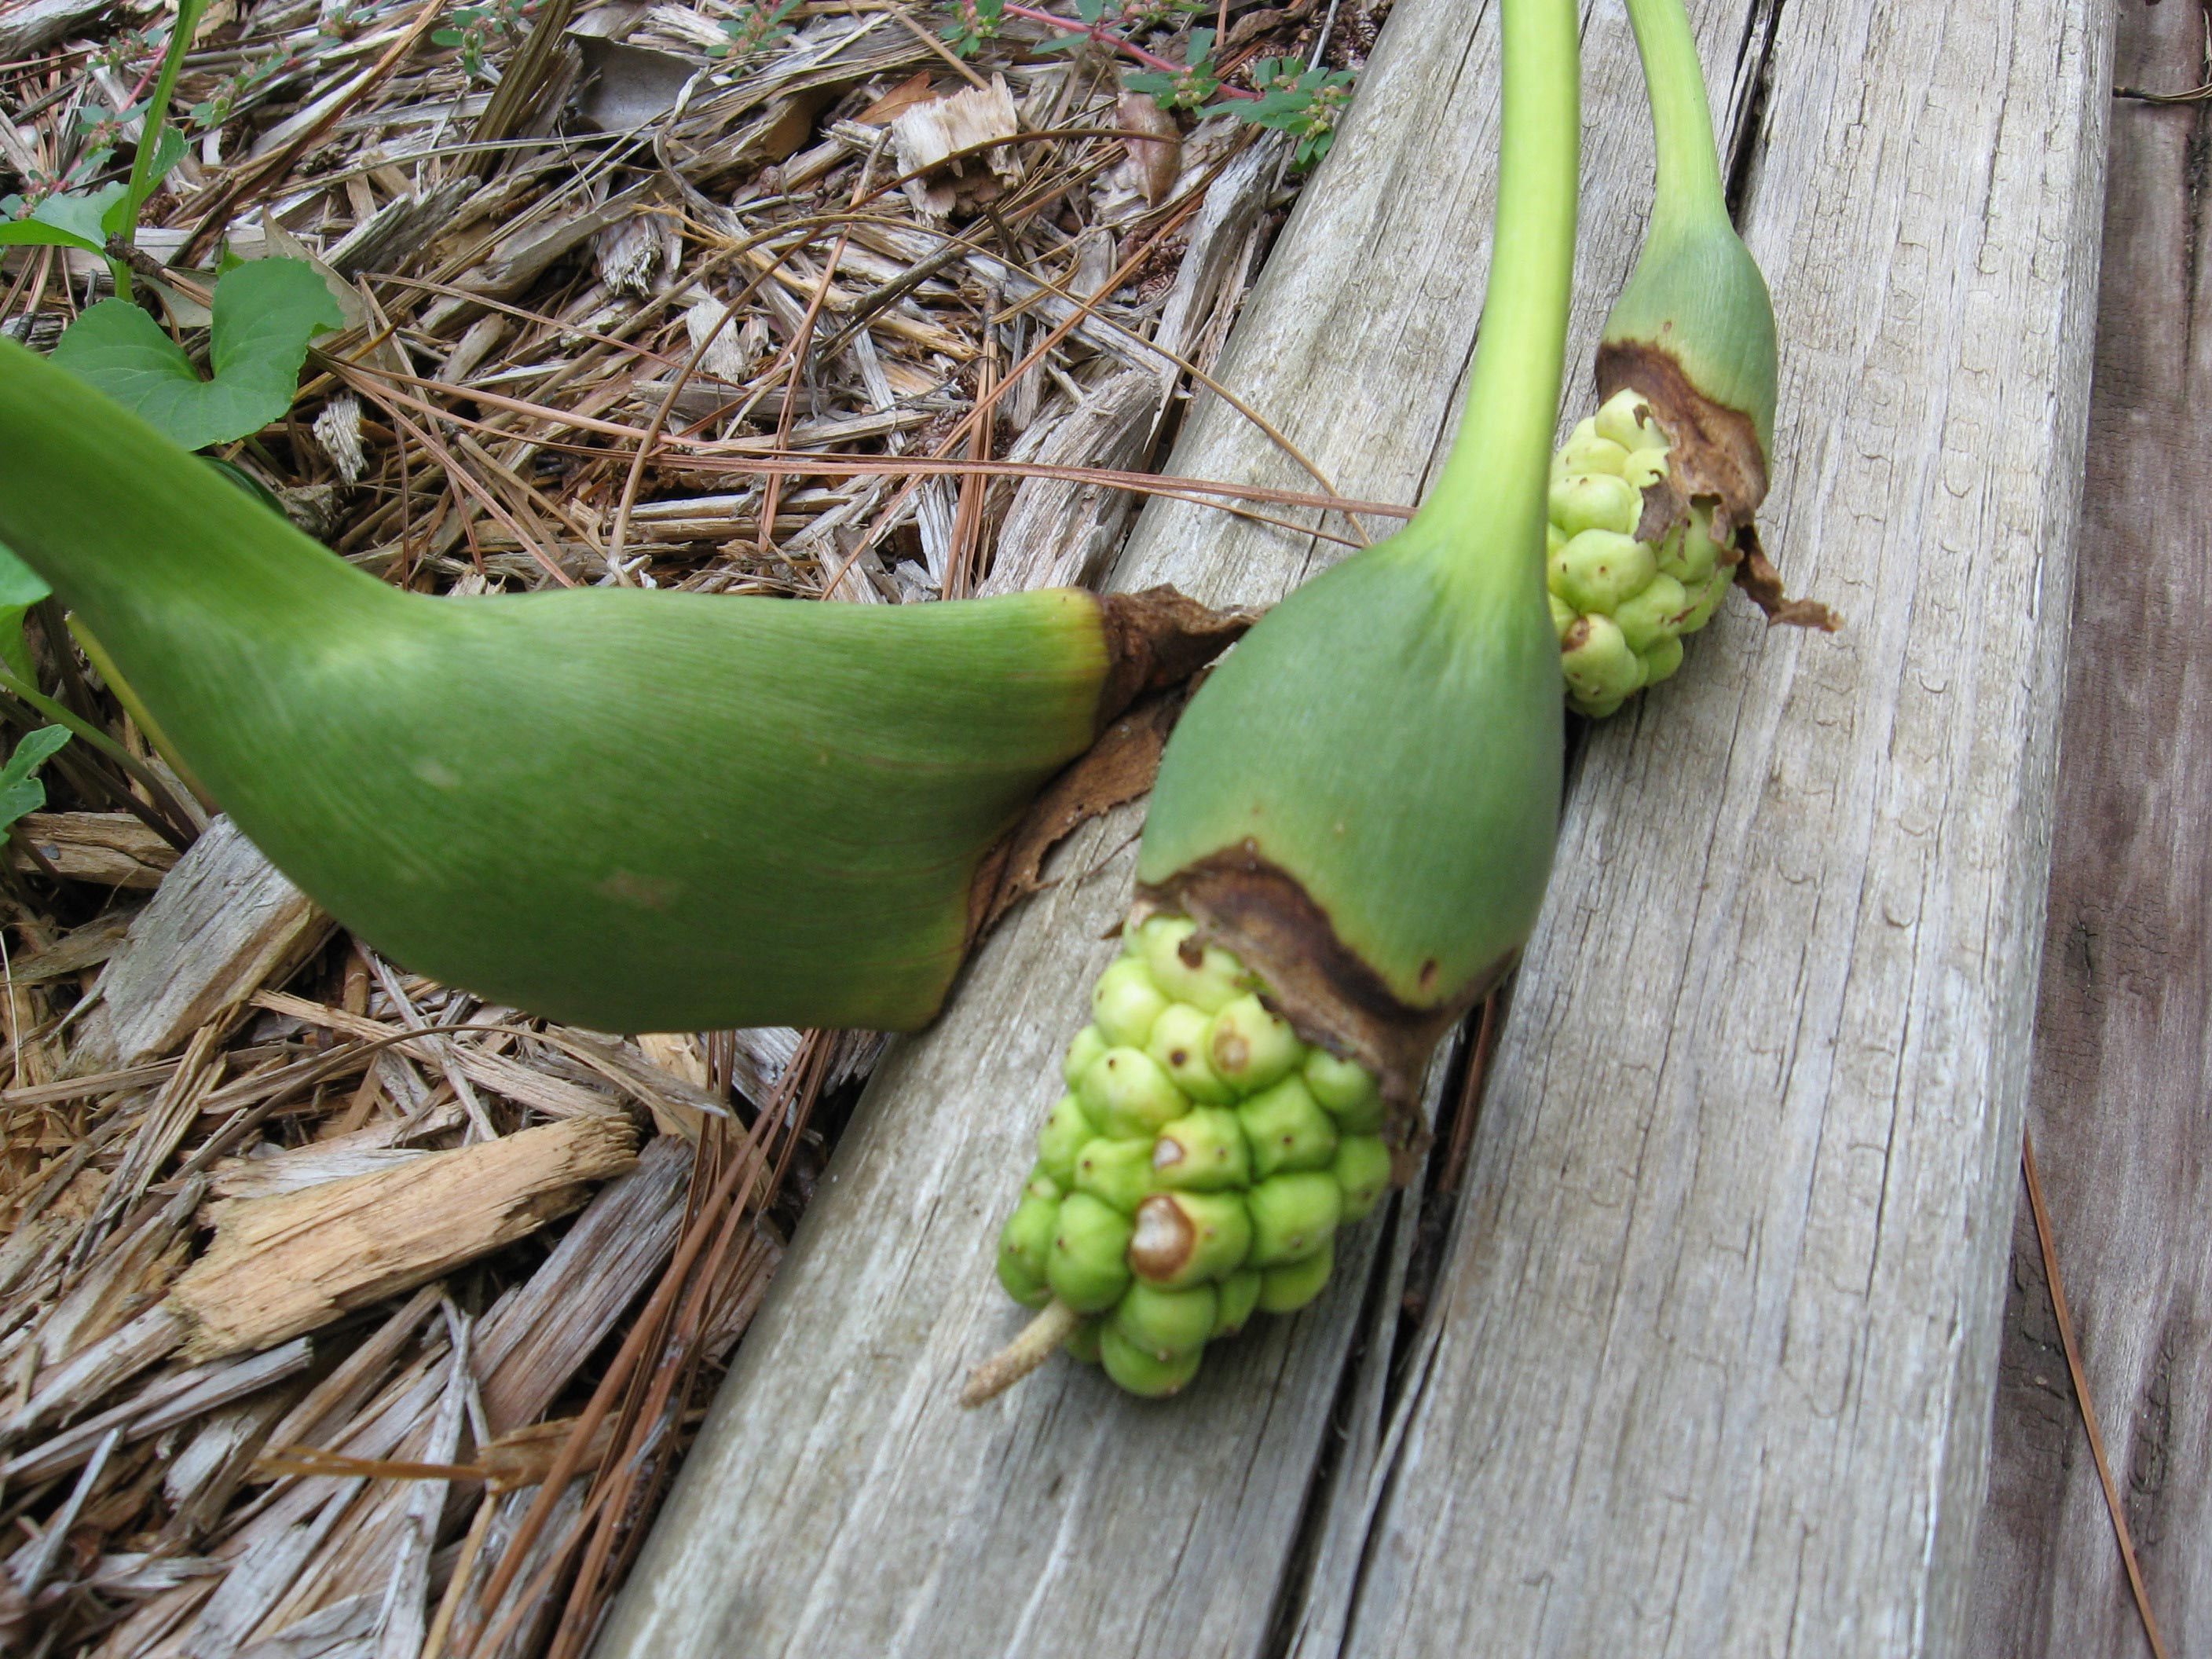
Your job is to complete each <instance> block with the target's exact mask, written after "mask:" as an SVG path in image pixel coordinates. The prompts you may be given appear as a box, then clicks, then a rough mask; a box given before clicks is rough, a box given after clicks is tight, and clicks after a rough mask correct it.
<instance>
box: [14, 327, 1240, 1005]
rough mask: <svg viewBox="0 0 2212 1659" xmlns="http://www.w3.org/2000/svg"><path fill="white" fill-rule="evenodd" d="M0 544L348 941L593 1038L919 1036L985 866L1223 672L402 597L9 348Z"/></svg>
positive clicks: (866, 612)
mask: <svg viewBox="0 0 2212 1659" xmlns="http://www.w3.org/2000/svg"><path fill="white" fill-rule="evenodd" d="M0 540H4V541H5V542H6V543H7V544H9V545H10V546H12V547H14V548H15V550H16V551H17V552H18V553H19V554H20V555H21V557H22V559H23V560H24V561H25V562H27V563H28V564H29V565H31V566H32V567H33V568H34V569H36V570H37V571H38V572H39V573H40V574H41V575H42V576H44V577H45V578H46V580H48V581H49V582H51V583H52V586H53V588H54V590H55V592H57V593H58V595H59V596H60V597H61V598H62V599H63V600H64V602H65V603H66V604H68V605H70V607H71V608H72V610H73V611H76V613H77V615H78V616H79V617H82V621H83V623H85V624H86V625H87V626H88V628H89V629H90V630H91V633H92V634H93V635H94V636H95V637H96V638H97V640H98V641H99V643H100V646H101V647H104V649H105V651H106V653H109V654H110V655H112V659H113V661H114V663H115V665H116V666H117V667H118V669H119V671H121V673H122V674H123V675H124V676H125V677H126V678H127V679H128V680H129V683H130V684H131V688H132V690H133V691H134V692H136V694H137V696H139V697H141V698H143V702H144V705H145V707H146V708H147V710H148V711H149V715H150V716H151V718H153V719H154V720H158V721H159V722H160V726H161V730H162V731H163V732H164V733H165V734H166V736H167V738H168V739H169V740H170V741H172V742H173V744H175V747H176V750H177V752H178V754H179V757H181V758H182V759H183V761H184V762H185V764H186V765H188V766H189V767H190V769H191V773H192V775H195V776H196V777H197V778H198V779H199V780H201V781H203V782H204V784H205V785H206V787H207V788H208V789H209V790H210V792H211V793H213V795H214V797H215V799H216V800H217V801H219V802H220V803H221V804H222V806H223V808H224V810H226V811H228V812H229V813H230V814H231V816H232V817H234V819H236V821H237V822H238V823H239V825H240V828H241V829H244V830H245V831H246V834H247V835H248V836H251V837H252V839H253V841H254V842H255V844H256V845H257V846H258V847H259V848H261V849H262V850H263V851H264V853H266V854H268V855H269V856H270V859H271V860H273V861H274V862H275V863H276V865H277V866H279V867H280V868H282V869H283V871H284V872H286V873H287V874H288V875H289V876H291V877H292V878H293V879H294V880H295V881H297V882H298V883H299V884H300V885H301V887H303V888H305V889H306V890H307V892H308V893H309V894H310V895H311V896H313V897H314V898H315V899H316V900H318V901H319V902H320V903H322V904H323V905H324V906H325V907H326V908H328V909H330V910H331V912H332V913H333V914H335V915H337V917H338V918H339V920H341V921H343V922H345V923H346V924H348V925H349V927H353V928H354V929H355V930H356V931H357V932H358V933H361V934H362V936H363V937H365V938H366V939H368V940H369V941H370V942H371V943H372V944H374V945H378V946H379V947H380V948H381V949H383V950H385V951H387V952H389V953H391V954H392V955H393V956H395V957H398V958H399V959H400V960H401V961H403V962H404V963H407V964H408V965H409V966H410V967H413V968H416V969H419V970H421V971H422V972H424V973H427V974H429V975H433V976H435V977H436V978H439V979H441V980H443V981H446V982H447V983H450V984H454V985H459V986H462V987H466V988H468V989H470V990H473V991H476V992H478V993H479V994H483V995H485V996H488V997H490V998H493V999H495V1000H500V1001H504V1002H509V1003H513V1004H514V1005H516V1006H520V1007H523V1008H526V1009H528V1010H530V1011H531V1012H536V1013H541V1014H545V1015H549V1016H551V1017H553V1018H559V1019H562V1020H567V1021H569V1022H572V1023H575V1024H584V1025H589V1026H592V1027H595V1028H597V1029H599V1030H617V1031H635V1030H711V1029H714V1028H716V1027H720V1026H728V1025H756V1024H798V1025H862V1026H872V1027H876V1028H878V1029H901V1030H902V1029H908V1028H911V1027H913V1026H915V1025H917V1024H921V1023H922V1022H924V1021H926V1020H927V1018H929V1017H930V1016H931V1014H932V1013H933V1012H935V1010H936V1007H937V1005H938V1003H939V1000H941V999H942V997H943V995H944V993H945V988H946V987H947V986H948V985H949V984H950V982H951V977H952V975H953V974H954V972H955V971H957V969H958V966H959V964H960V962H961V960H962V958H963V955H964V952H965V947H966V943H967V939H968V934H969V925H970V902H971V898H972V896H973V895H972V894H971V887H972V886H973V884H974V882H975V878H976V876H977V873H978V872H979V870H980V869H981V866H982V862H983V858H984V854H985V853H986V851H987V848H989V846H990V845H991V843H992V842H994V840H995V839H996V838H997V837H998V836H1000V835H1001V834H1002V833H1003V832H1004V831H1005V830H1006V829H1008V828H1009V827H1010V826H1011V824H1012V822H1013V821H1014V820H1015V819H1016V818H1017V817H1018V815H1019V814H1020V813H1021V811H1023V810H1024V807H1025V806H1026V805H1027V804H1028V802H1029V800H1030V798H1031V797H1032V796H1033V794H1034V793H1035V792H1036V789H1037V787H1039V786H1040V785H1041V784H1042V782H1043V781H1044V780H1045V779H1046V778H1048V777H1049V776H1050V775H1052V774H1053V773H1054V772H1055V771H1056V770H1058V769H1060V767H1061V766H1063V765H1065V764H1066V763H1067V762H1068V761H1069V760H1071V759H1073V757H1076V756H1077V755H1079V754H1080V753H1081V752H1082V751H1083V750H1085V748H1087V747H1088V746H1089V744H1090V743H1091V738H1092V736H1093V735H1094V733H1095V732H1096V731H1097V728H1098V726H1099V724H1100V722H1101V721H1102V720H1104V719H1107V718H1110V716H1111V715H1112V714H1114V713H1116V712H1118V711H1119V708H1121V704H1122V703H1123V702H1126V701H1127V697H1128V696H1131V695H1133V694H1134V693H1135V692H1136V691H1137V690H1139V689H1141V687H1142V686H1143V685H1144V684H1146V682H1147V680H1148V679H1152V681H1153V683H1157V676H1156V670H1158V669H1160V668H1167V669H1169V670H1170V671H1171V670H1172V668H1173V667H1174V666H1176V663H1177V662H1179V663H1180V665H1181V666H1182V668H1183V669H1184V670H1185V671H1187V670H1188V666H1189V665H1191V662H1192V660H1193V656H1195V657H1196V658H1199V659H1202V658H1203V656H1204V655H1206V654H1208V652H1207V650H1206V648H1203V647H1201V648H1200V649H1198V650H1197V651H1196V652H1195V653H1182V654H1180V655H1179V656H1178V651H1177V649H1176V648H1174V643H1175V641H1176V639H1178V638H1180V635H1176V631H1175V630H1176V627H1177V626H1178V625H1180V624H1182V623H1185V622H1187V621H1188V620H1189V617H1188V612H1189V611H1193V610H1194V609H1195V607H1190V606H1188V602H1182V610H1181V611H1177V610H1176V606H1175V605H1172V604H1170V603H1169V602H1166V601H1161V600H1154V601H1152V610H1151V611H1147V606H1146V600H1145V599H1144V598H1143V597H1142V596H1138V597H1136V598H1133V599H1117V600H1113V601H1101V600H1099V599H1096V598H1094V597H1093V596H1091V595H1089V594H1085V593H1079V592H1070V591H1066V590H1060V591H1054V592H1040V593H1028V594H1019V595H1013V596H1010V597H1008V598H1006V599H986V600H975V601H969V602H964V603H960V604H950V605H914V606H877V605H807V604H801V603H796V602H791V601H786V600H780V599H759V598H732V597H726V596H714V595H706V594H695V593H668V592H643V591H639V590H635V589H623V590H612V589H574V590H569V591H566V592H553V593H530V594H519V595H505V596H496V597H488V598H480V599H432V598H430V597H428V596H427V595H422V594H413V593H405V592H398V591H396V590H394V589H392V588H389V587H386V586H385V585H384V584H382V583H380V582H379V581H376V580H374V579H373V578H371V577H369V576H368V575H366V574H362V572H361V571H359V570H356V569H355V568H353V567H351V566H350V565H348V564H346V563H345V562H343V561H342V560H339V559H337V558H334V557H333V556H331V554H330V553H328V552H327V551H325V550H324V549H322V548H320V547H318V546H316V545H315V544H313V542H311V541H309V540H307V538H305V537H303V536H301V534H300V533H299V532H297V531H295V530H294V529H293V528H292V527H291V526H289V524H287V523H285V522H284V521H283V520H282V519H280V518H279V517H278V516H277V515H276V514H275V513H270V512H269V511H268V510H267V509H266V508H265V507H262V506H260V505H259V504H258V502H256V501H252V500H251V499H250V498H248V497H247V496H246V495H244V494H243V493H241V492H240V491H239V490H238V489H234V488H233V487H232V486H231V485H229V484H228V483H225V482H224V481H223V480H222V478H221V477H217V476H216V474H215V473H214V472H213V471H210V469H209V468H208V467H207V466H206V465H204V464H203V463H202V462H201V461H200V460H198V459H197V458H195V457H194V456H191V455H190V454H188V453H185V451H184V450H182V449H180V448H179V447H176V446H175V445H174V444H173V443H171V442H169V441H167V439H165V438H163V437H162V436H161V435H160V434H158V433H156V432H155V431H154V430H153V429H152V428H149V427H148V426H146V425H145V424H144V423H143V422H140V421H138V420H137V419H136V418H135V417H133V416H131V415H129V414H127V413H125V411H124V410H122V409H120V408H119V407H118V405H116V404H113V403H112V402H110V401H109V400H108V399H107V398H104V397H102V396H101V395H100V393H98V392H94V391H93V390H91V389H90V388H89V387H88V386H85V385H84V384H82V382H81V381H79V380H76V378H75V377H74V376H72V375H70V374H68V373H66V372H65V371H64V370H62V369H60V368H57V367H55V366H54V365H52V364H51V363H49V362H46V361H45V360H44V359H42V358H40V357H38V356H35V355H33V354H32V353H30V352H27V351H25V350H24V349H21V347H19V346H16V345H14V344H13V343H7V342H0ZM1163 611H1166V612H1170V613H1172V614H1170V615H1167V616H1166V617H1164V625H1162V623H1163V619H1162V618H1161V615H1160V613H1161V612H1163ZM1148 630H1149V631H1148ZM1201 631H1203V630H1202V629H1201ZM1162 635H1168V636H1169V643H1170V647H1171V648H1170V649H1169V650H1168V651H1166V652H1165V653H1162V655H1160V656H1156V655H1151V654H1148V653H1151V652H1152V650H1153V648H1154V647H1156V646H1158V644H1159V643H1160V641H1161V636H1162ZM1225 637H1226V635H1223V636H1222V639H1216V640H1214V641H1213V642H1212V648H1218V645H1219V644H1220V643H1221V642H1222V640H1223V639H1225ZM1162 656H1164V657H1166V658H1167V659H1170V660H1168V661H1165V662H1164V661H1163V660H1162Z"/></svg>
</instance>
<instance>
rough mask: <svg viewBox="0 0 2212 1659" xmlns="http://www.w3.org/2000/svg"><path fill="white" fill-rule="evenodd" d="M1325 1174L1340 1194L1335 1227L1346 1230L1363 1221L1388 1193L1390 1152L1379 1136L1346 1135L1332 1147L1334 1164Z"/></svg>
mask: <svg viewBox="0 0 2212 1659" xmlns="http://www.w3.org/2000/svg"><path fill="white" fill-rule="evenodd" d="M1328 1172H1329V1173H1330V1174H1331V1175H1333V1176H1335V1177H1336V1184H1337V1188H1338V1190H1340V1192H1342V1193H1343V1194H1344V1218H1343V1220H1342V1222H1341V1223H1340V1224H1339V1225H1343V1226H1346V1227H1348V1226H1350V1225H1352V1223H1353V1222H1355V1221H1364V1220H1366V1219H1367V1218H1368V1217H1369V1216H1370V1215H1372V1214H1373V1213H1374V1212H1375V1206H1376V1205H1377V1204H1380V1203H1381V1202H1382V1201H1383V1194H1385V1193H1387V1192H1389V1190H1390V1149H1389V1147H1388V1146H1384V1145H1383V1137H1382V1136H1380V1135H1346V1136H1345V1137H1344V1139H1341V1140H1340V1141H1339V1142H1337V1144H1336V1161H1335V1162H1334V1164H1330V1165H1329V1171H1328Z"/></svg>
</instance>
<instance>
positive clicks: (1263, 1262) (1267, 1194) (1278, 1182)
mask: <svg viewBox="0 0 2212 1659" xmlns="http://www.w3.org/2000/svg"><path fill="white" fill-rule="evenodd" d="M1074 1201H1075V1200H1073V1199H1070V1200H1067V1202H1068V1203H1071V1204H1072V1203H1073V1202H1074ZM1244 1202H1245V1205H1246V1207H1247V1208H1249V1210H1250V1212H1251V1215H1252V1247H1251V1249H1250V1252H1249V1260H1250V1261H1251V1263H1252V1265H1253V1266H1254V1267H1284V1266H1286V1265H1287V1264H1289V1263H1291V1262H1293V1261H1304V1260H1305V1259H1306V1258H1307V1257H1308V1256H1310V1255H1312V1254H1313V1253H1314V1252H1315V1251H1316V1250H1318V1249H1322V1248H1323V1247H1324V1246H1326V1245H1327V1244H1328V1240H1329V1237H1330V1235H1331V1234H1333V1233H1334V1232H1335V1231H1336V1224H1337V1222H1338V1221H1339V1220H1340V1219H1341V1218H1342V1217H1343V1214H1344V1194H1343V1192H1342V1190H1341V1189H1340V1188H1339V1187H1338V1186H1337V1184H1336V1177H1335V1176H1333V1175H1331V1174H1329V1173H1328V1171H1327V1170H1302V1171H1299V1172H1298V1173H1296V1174H1292V1175H1279V1176H1269V1177H1268V1178H1267V1180H1265V1181H1262V1182H1259V1183H1258V1184H1257V1185H1256V1186H1255V1187H1254V1188H1252V1190H1251V1191H1250V1192H1249V1194H1246V1195H1245V1200H1244ZM1062 1207H1063V1208H1065V1207H1066V1206H1062ZM1054 1288H1055V1289H1057V1288H1058V1287H1057V1286H1056V1285H1055V1286H1054Z"/></svg>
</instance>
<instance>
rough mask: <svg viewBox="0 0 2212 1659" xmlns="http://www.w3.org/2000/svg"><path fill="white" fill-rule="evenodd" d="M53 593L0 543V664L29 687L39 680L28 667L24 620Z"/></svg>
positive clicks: (27, 646)
mask: <svg viewBox="0 0 2212 1659" xmlns="http://www.w3.org/2000/svg"><path fill="white" fill-rule="evenodd" d="M53 591H54V590H53V589H52V588H51V587H49V586H46V579H45V578H44V577H43V576H41V575H40V574H39V573H38V572H37V571H35V570H33V569H32V568H31V567H30V566H28V565H27V564H25V563H24V562H22V561H21V559H19V558H17V557H16V556H15V554H14V553H13V552H12V551H10V550H9V547H8V545H7V544H6V543H4V542H0V662H4V663H6V664H7V665H8V669H9V672H10V673H12V674H14V675H15V678H17V679H19V680H21V681H22V682H24V683H25V684H31V683H32V682H33V681H35V680H36V679H37V678H38V674H37V671H35V670H34V669H33V667H32V666H31V647H30V646H29V644H28V643H27V641H25V640H24V638H23V618H24V617H27V616H28V615H29V614H30V612H31V607H32V606H33V605H36V604H38V603H39V601H40V600H41V599H51V598H52V596H53Z"/></svg>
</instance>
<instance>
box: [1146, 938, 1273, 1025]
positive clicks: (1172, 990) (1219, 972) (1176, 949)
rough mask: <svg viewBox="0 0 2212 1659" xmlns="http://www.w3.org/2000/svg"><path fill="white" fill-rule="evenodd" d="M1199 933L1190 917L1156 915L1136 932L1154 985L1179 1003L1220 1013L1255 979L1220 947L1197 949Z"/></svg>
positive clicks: (1208, 946)
mask: <svg viewBox="0 0 2212 1659" xmlns="http://www.w3.org/2000/svg"><path fill="white" fill-rule="evenodd" d="M1197 932H1198V925H1197V924H1196V923H1195V922H1194V921H1191V920H1190V919H1189V918H1188V917H1187V916H1154V917H1152V919H1151V920H1150V921H1146V923H1145V925H1144V926H1143V927H1139V929H1138V930H1137V942H1138V945H1139V948H1140V949H1141V950H1142V951H1143V953H1144V958H1145V966H1146V967H1147V968H1149V969H1152V981H1153V983H1154V984H1156V985H1158V987H1160V989H1161V990H1163V991H1164V992H1166V993H1167V994H1168V995H1169V996H1170V997H1172V998H1173V999H1174V1000H1176V1001H1177V1002H1188V1003H1191V1004H1194V1005H1195V1006H1197V1007H1199V1008H1201V1009H1203V1010H1204V1011H1205V1012H1207V1013H1209V1014H1211V1013H1217V1012H1219V1011H1220V1010H1221V1009H1223V1008H1225V1007H1226V1006H1228V1005H1229V1004H1230V1003H1231V1002H1233V1001H1235V1000H1237V998H1238V997H1240V996H1242V995H1243V994H1244V993H1245V992H1246V991H1248V990H1249V989H1250V988H1251V983H1252V976H1251V975H1249V974H1248V973H1246V972H1245V971H1244V967H1243V963H1240V962H1238V961H1237V958H1236V957H1233V956H1231V954H1230V953H1229V952H1228V951H1225V950H1223V949H1222V948H1221V947H1220V946H1219V945H1206V947H1205V948H1204V949H1203V950H1198V949H1196V948H1195V947H1194V944H1193V936H1194V934H1195V933H1197ZM1186 952H1190V954H1186Z"/></svg>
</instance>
